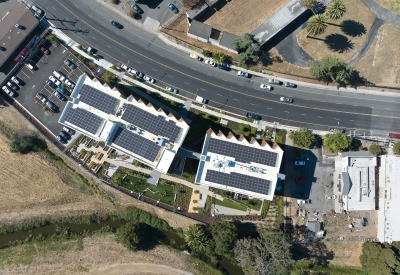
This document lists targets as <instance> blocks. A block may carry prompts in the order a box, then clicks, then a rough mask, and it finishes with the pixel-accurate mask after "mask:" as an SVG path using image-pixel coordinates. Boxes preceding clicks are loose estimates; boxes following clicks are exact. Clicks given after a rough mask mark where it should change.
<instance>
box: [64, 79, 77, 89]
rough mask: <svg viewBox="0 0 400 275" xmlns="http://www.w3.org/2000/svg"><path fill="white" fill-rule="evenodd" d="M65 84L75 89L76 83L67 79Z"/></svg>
mask: <svg viewBox="0 0 400 275" xmlns="http://www.w3.org/2000/svg"><path fill="white" fill-rule="evenodd" d="M64 83H65V84H66V85H67V86H68V87H69V88H70V89H73V88H74V87H75V83H74V82H72V81H71V80H69V79H68V78H66V79H65V81H64Z"/></svg>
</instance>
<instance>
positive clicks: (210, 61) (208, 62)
mask: <svg viewBox="0 0 400 275" xmlns="http://www.w3.org/2000/svg"><path fill="white" fill-rule="evenodd" d="M204 63H206V64H207V65H210V66H213V67H215V66H217V64H215V62H214V61H212V60H206V61H204Z"/></svg>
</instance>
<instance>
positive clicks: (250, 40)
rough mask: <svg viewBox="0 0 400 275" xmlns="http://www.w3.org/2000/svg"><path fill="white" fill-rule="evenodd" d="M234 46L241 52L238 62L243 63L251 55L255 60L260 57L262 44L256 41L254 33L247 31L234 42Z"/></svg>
mask: <svg viewBox="0 0 400 275" xmlns="http://www.w3.org/2000/svg"><path fill="white" fill-rule="evenodd" d="M232 48H233V49H234V50H236V51H238V52H239V57H238V62H240V63H242V62H243V61H246V60H247V58H248V57H250V58H251V59H252V60H253V62H257V61H258V59H259V58H260V45H258V43H256V42H255V41H254V34H250V33H245V34H244V35H243V36H242V37H241V38H239V39H235V40H234V41H233V42H232Z"/></svg>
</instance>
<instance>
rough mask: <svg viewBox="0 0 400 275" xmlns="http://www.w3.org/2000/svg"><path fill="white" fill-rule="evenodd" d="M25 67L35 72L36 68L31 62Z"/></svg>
mask: <svg viewBox="0 0 400 275" xmlns="http://www.w3.org/2000/svg"><path fill="white" fill-rule="evenodd" d="M26 66H27V67H28V68H29V69H31V70H36V66H35V65H34V64H33V63H32V62H31V61H28V62H27V63H26Z"/></svg>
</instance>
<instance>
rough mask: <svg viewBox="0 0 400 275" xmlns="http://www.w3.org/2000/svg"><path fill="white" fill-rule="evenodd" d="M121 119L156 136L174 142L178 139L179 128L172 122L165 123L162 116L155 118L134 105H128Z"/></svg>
mask: <svg viewBox="0 0 400 275" xmlns="http://www.w3.org/2000/svg"><path fill="white" fill-rule="evenodd" d="M122 119H123V120H125V121H127V122H129V123H131V124H133V125H134V126H136V127H139V128H141V129H143V130H145V131H147V132H150V133H153V134H155V135H157V136H161V137H167V138H168V139H169V140H170V141H172V142H175V141H176V139H177V138H178V135H179V132H180V130H181V128H180V127H178V126H177V125H176V123H175V122H174V121H167V120H166V119H165V117H164V116H162V115H159V116H156V115H154V114H152V113H149V112H147V111H145V110H143V109H141V108H139V107H136V106H134V105H128V106H127V107H126V110H125V112H124V114H123V115H122Z"/></svg>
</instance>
